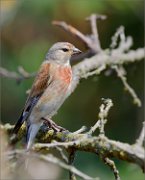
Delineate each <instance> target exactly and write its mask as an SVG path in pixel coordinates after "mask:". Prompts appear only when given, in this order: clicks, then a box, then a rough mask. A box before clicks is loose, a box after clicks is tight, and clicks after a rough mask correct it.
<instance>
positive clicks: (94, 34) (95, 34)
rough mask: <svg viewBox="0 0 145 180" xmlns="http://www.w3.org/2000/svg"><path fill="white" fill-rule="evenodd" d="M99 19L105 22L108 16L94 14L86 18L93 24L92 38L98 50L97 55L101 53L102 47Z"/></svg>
mask: <svg viewBox="0 0 145 180" xmlns="http://www.w3.org/2000/svg"><path fill="white" fill-rule="evenodd" d="M98 19H101V20H104V19H106V16H104V15H99V14H92V15H91V16H89V17H87V18H86V20H89V21H90V23H91V30H92V36H91V38H92V41H93V44H94V48H95V49H96V51H95V52H96V53H98V52H100V51H101V45H100V40H99V35H98V28H97V22H96V21H97V20H98Z"/></svg>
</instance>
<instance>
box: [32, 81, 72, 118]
mask: <svg viewBox="0 0 145 180" xmlns="http://www.w3.org/2000/svg"><path fill="white" fill-rule="evenodd" d="M69 88H70V85H69V86H66V85H64V84H59V83H57V86H55V88H54V84H53V85H52V86H50V87H49V88H48V90H46V92H45V93H44V94H43V96H42V97H41V99H40V100H39V101H38V103H37V104H36V106H35V107H34V109H33V111H32V113H31V117H32V116H33V117H34V116H35V117H34V118H33V119H34V121H40V119H41V118H42V117H46V116H48V117H50V118H51V117H52V116H53V115H54V114H56V113H57V110H58V109H59V108H60V106H61V105H62V104H63V102H64V100H65V99H66V97H67V96H68V94H69Z"/></svg>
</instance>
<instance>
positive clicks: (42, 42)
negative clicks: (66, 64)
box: [0, 0, 144, 180]
mask: <svg viewBox="0 0 145 180" xmlns="http://www.w3.org/2000/svg"><path fill="white" fill-rule="evenodd" d="M143 4H144V2H143V1H141V0H70V1H68V0H21V1H20V0H17V1H15V0H1V24H0V28H1V42H2V43H1V59H2V61H1V66H3V67H5V68H7V69H8V70H10V71H17V67H18V66H23V67H24V69H26V70H27V71H28V72H34V71H37V70H38V68H39V66H40V64H41V62H42V60H43V58H44V57H45V54H46V52H47V50H48V48H49V47H50V46H51V45H52V44H53V43H55V42H57V41H68V42H71V43H73V44H74V45H75V46H76V47H78V48H80V49H81V50H83V51H85V50H86V49H85V47H84V44H82V43H81V42H79V40H78V39H76V38H74V37H71V36H70V35H68V34H67V33H65V32H64V31H63V30H61V29H59V28H58V27H55V26H53V25H52V24H51V21H52V20H63V21H66V22H68V23H69V24H72V25H73V26H75V27H76V28H78V29H79V30H80V31H82V32H83V33H85V34H89V33H90V26H89V23H87V22H86V21H85V18H86V17H88V16H89V15H90V14H91V13H100V14H105V15H107V17H108V18H107V20H105V21H101V22H99V23H98V26H99V35H100V40H101V45H102V47H103V48H104V49H105V48H108V47H109V44H110V42H111V36H112V35H113V34H114V32H115V31H116V29H117V28H118V27H119V26H120V25H123V26H125V32H126V34H127V35H130V36H132V37H133V40H134V45H133V48H134V49H136V48H138V47H143V45H144V44H143V35H144V34H143V26H144V24H143V11H144V9H143ZM125 68H126V70H127V77H128V82H129V83H130V85H131V86H132V87H133V88H134V89H135V91H136V93H137V94H138V96H139V97H140V99H141V101H142V103H143V84H144V79H143V62H139V63H134V64H130V65H126V66H125ZM106 74H107V73H106V71H105V72H103V73H101V75H99V76H94V77H91V78H89V79H87V80H82V81H81V83H80V84H79V86H78V87H77V89H76V90H75V91H74V93H73V94H72V95H71V96H70V97H69V98H68V99H67V100H66V101H65V103H64V105H63V106H62V107H61V109H60V110H59V112H58V114H57V115H56V116H55V117H54V118H53V119H55V121H56V122H57V123H58V124H60V125H61V126H63V127H65V128H67V129H68V130H70V131H76V130H77V129H79V128H80V127H81V126H82V125H86V126H87V127H90V126H92V125H93V124H94V123H95V122H96V120H97V114H98V111H99V105H100V104H101V98H102V97H103V98H111V99H112V100H113V102H114V107H113V108H112V109H111V111H110V113H109V117H108V123H107V125H106V126H105V131H106V135H107V136H108V137H109V138H112V139H114V140H120V141H123V142H128V143H134V140H135V138H137V137H138V135H139V132H140V128H141V122H142V121H143V106H142V107H141V108H138V107H136V106H135V105H134V104H133V103H132V98H131V97H130V95H128V93H126V92H125V91H124V87H123V85H122V83H121V81H120V79H118V78H117V76H116V73H114V72H111V74H110V75H109V76H107V75H106ZM32 82H33V79H29V80H26V81H23V82H22V83H21V84H19V85H18V84H17V83H16V82H15V81H14V80H11V79H4V78H2V80H1V85H2V87H1V104H2V107H1V119H2V122H3V123H7V122H9V123H14V122H16V121H17V119H18V117H19V114H20V112H21V109H22V108H23V105H24V103H25V100H26V90H27V89H29V88H30V87H31V84H32ZM115 162H116V164H117V167H118V169H119V171H120V176H121V178H122V179H123V180H128V179H132V180H143V179H144V178H143V177H144V176H143V173H142V171H141V170H140V168H139V167H137V166H136V165H132V164H129V163H125V162H123V161H117V160H116V161H115ZM75 165H76V167H78V168H79V169H81V170H82V171H83V172H86V173H87V174H88V175H91V176H94V177H95V176H99V177H100V178H102V179H105V180H111V179H113V178H114V177H113V175H112V172H111V171H110V169H109V168H108V167H106V166H105V165H104V164H103V163H102V162H101V161H100V160H99V158H98V157H97V156H95V155H92V154H89V153H84V152H78V154H77V157H76V161H75ZM61 176H62V178H64V179H67V177H68V176H67V173H66V174H65V173H63V174H62V175H61Z"/></svg>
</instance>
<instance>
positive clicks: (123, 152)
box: [0, 124, 144, 169]
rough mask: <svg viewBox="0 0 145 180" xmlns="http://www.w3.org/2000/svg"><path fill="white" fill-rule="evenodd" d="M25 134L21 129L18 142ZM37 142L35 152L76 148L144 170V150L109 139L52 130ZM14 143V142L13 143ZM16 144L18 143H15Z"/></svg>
mask: <svg viewBox="0 0 145 180" xmlns="http://www.w3.org/2000/svg"><path fill="white" fill-rule="evenodd" d="M0 129H1V130H4V131H6V132H7V133H8V134H9V135H11V133H12V130H13V126H11V125H10V124H5V125H1V127H0ZM24 133H25V127H24V126H23V127H22V128H21V129H20V132H19V134H18V137H17V140H16V141H18V140H20V139H21V138H22V137H23V136H24V135H23V134H24ZM52 139H53V140H56V141H59V142H57V143H51V144H48V143H49V142H51V140H52ZM37 141H38V142H41V143H36V144H35V145H34V147H33V148H34V150H36V151H38V150H40V149H41V148H54V147H56V146H57V147H64V148H66V149H67V148H70V147H71V148H75V149H76V150H79V151H87V152H92V153H95V154H96V153H97V154H103V155H104V156H107V157H115V158H117V159H121V160H123V161H127V162H131V163H134V164H137V165H139V166H140V167H141V168H142V169H144V148H143V147H138V146H132V145H129V144H127V143H122V142H119V141H114V140H110V139H108V138H107V137H102V136H99V137H95V136H90V135H87V134H73V133H71V132H68V131H62V132H55V131H54V130H52V129H50V130H48V131H43V130H41V131H40V132H39V133H38V135H37ZM13 142H14V141H13ZM15 143H16V142H15Z"/></svg>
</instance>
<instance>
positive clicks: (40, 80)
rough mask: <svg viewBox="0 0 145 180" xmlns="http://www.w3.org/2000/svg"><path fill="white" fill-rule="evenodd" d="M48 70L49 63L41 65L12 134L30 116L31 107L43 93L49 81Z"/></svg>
mask: <svg viewBox="0 0 145 180" xmlns="http://www.w3.org/2000/svg"><path fill="white" fill-rule="evenodd" d="M49 70H50V64H49V63H43V64H42V66H41V68H40V70H39V72H38V74H37V76H36V78H35V80H34V83H33V86H32V89H31V91H30V94H29V96H28V98H27V101H26V104H25V107H24V109H23V111H22V113H21V115H20V118H19V119H18V121H17V123H16V125H15V127H14V130H13V132H14V133H15V134H16V133H17V132H18V131H19V129H20V127H21V125H22V124H23V122H24V121H25V120H27V118H28V117H29V115H30V114H31V112H32V110H33V107H34V106H35V105H36V103H37V102H38V100H39V99H40V97H41V96H42V94H43V92H44V91H45V89H46V88H47V86H48V82H49V79H50V76H49Z"/></svg>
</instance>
